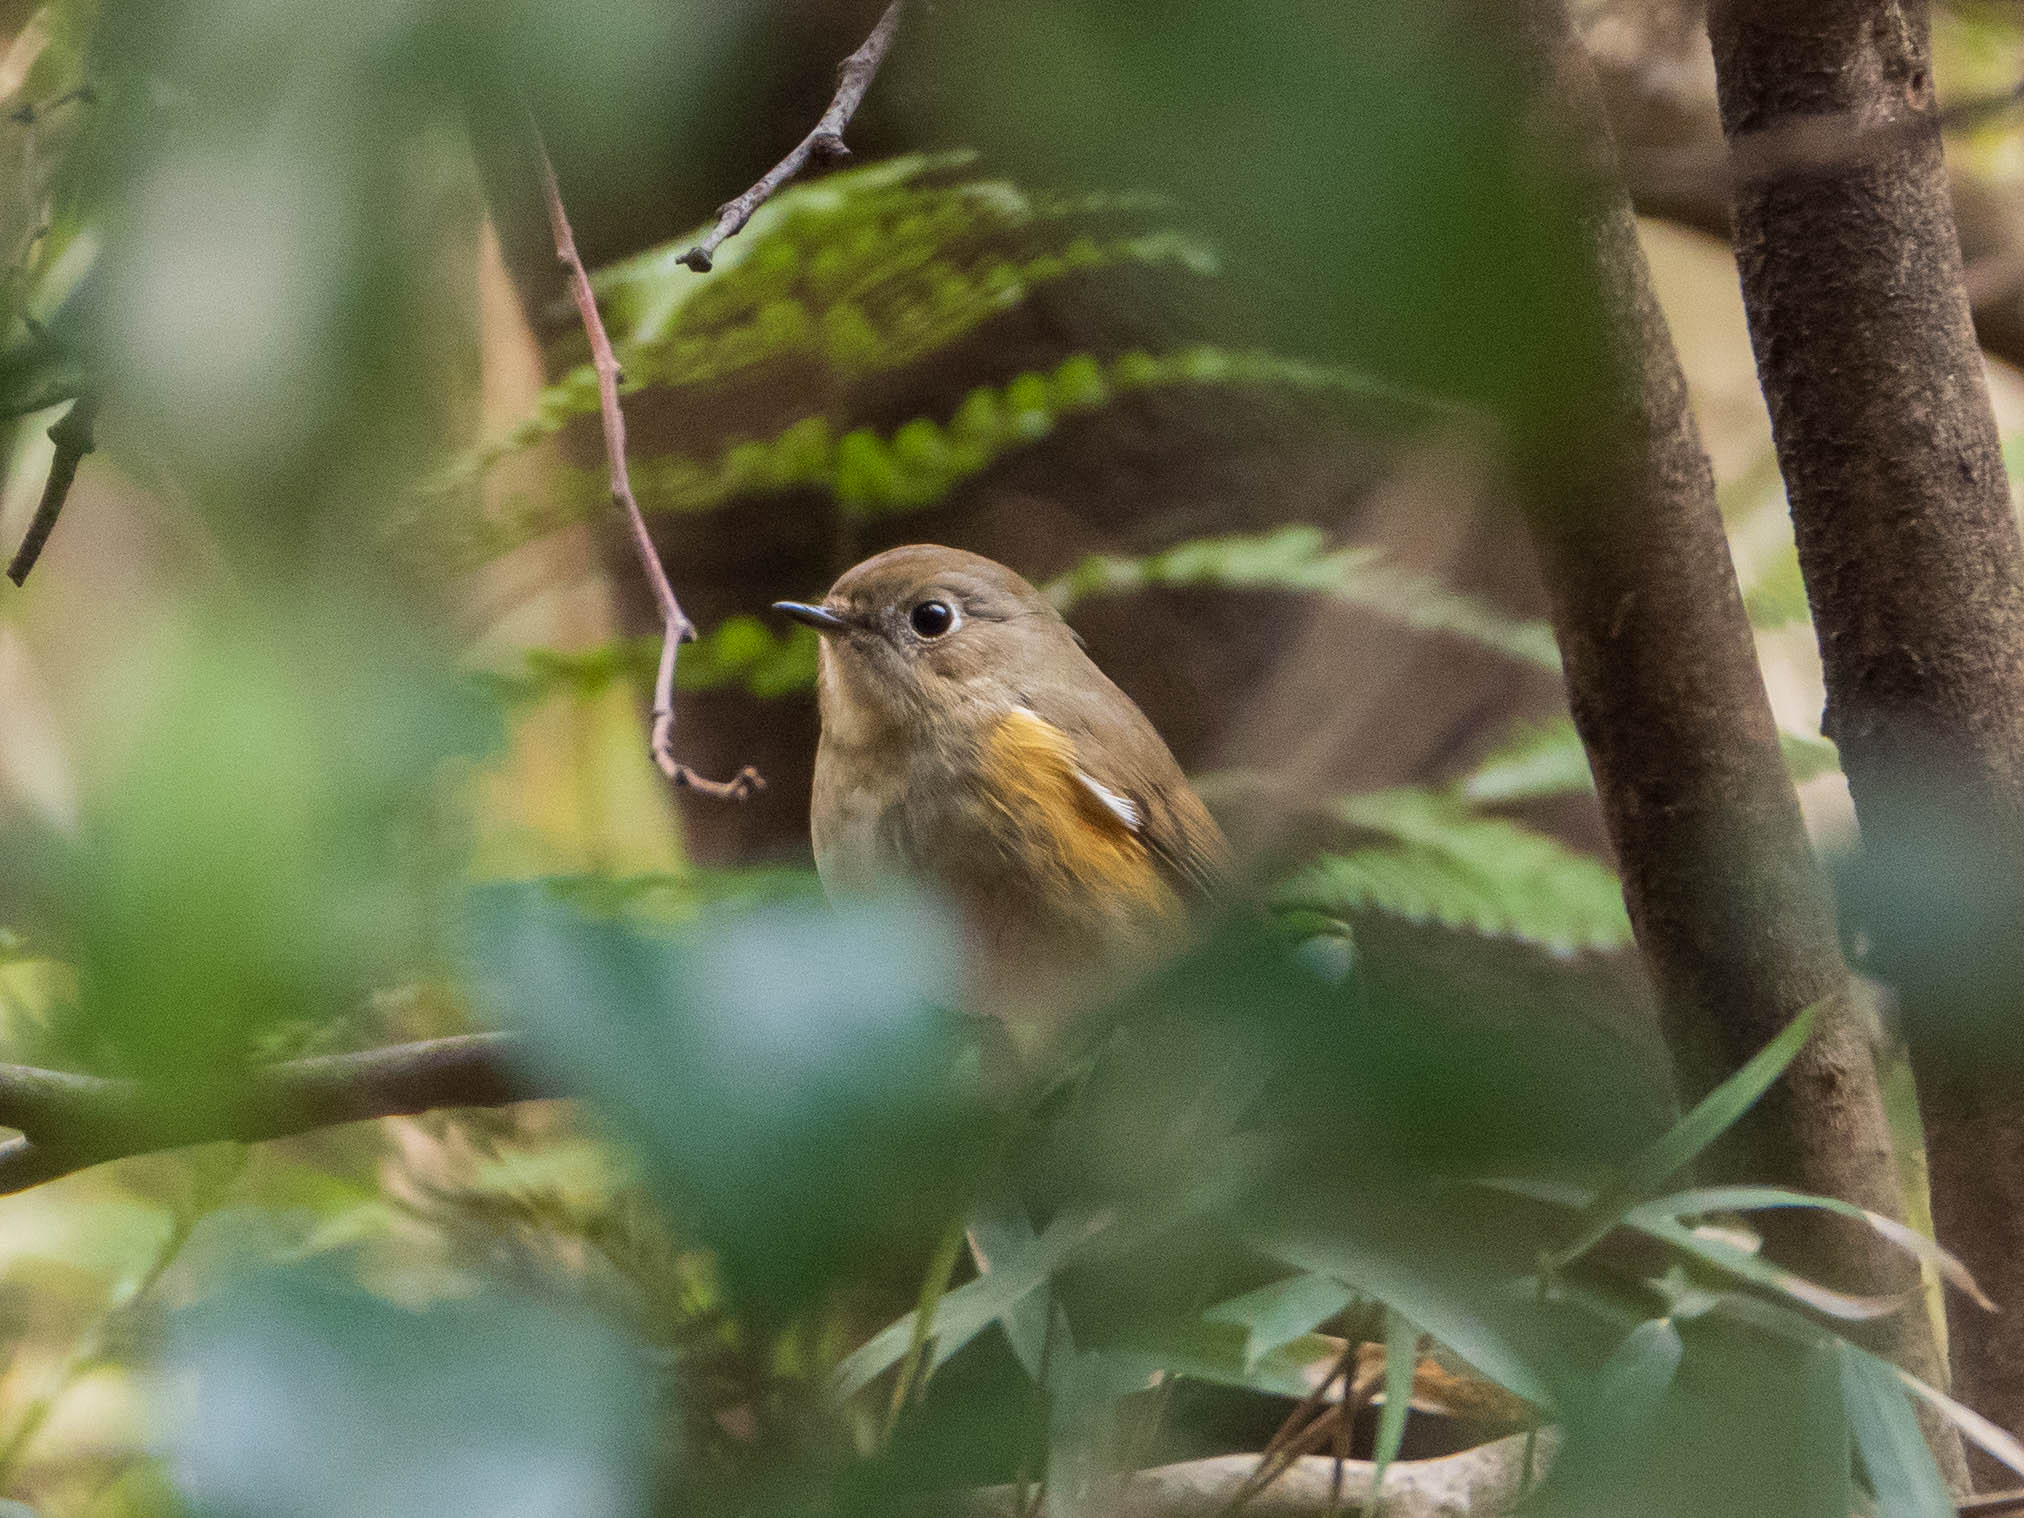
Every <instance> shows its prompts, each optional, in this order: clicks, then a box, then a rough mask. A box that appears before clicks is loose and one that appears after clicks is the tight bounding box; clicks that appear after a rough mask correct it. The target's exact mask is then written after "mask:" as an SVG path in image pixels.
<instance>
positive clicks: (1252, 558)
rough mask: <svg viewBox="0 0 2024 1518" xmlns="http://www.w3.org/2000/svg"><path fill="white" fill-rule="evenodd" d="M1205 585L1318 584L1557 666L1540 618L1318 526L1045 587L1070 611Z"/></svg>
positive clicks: (1080, 573)
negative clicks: (1104, 598)
mask: <svg viewBox="0 0 2024 1518" xmlns="http://www.w3.org/2000/svg"><path fill="white" fill-rule="evenodd" d="M1205 585H1212V586H1220V587H1224V588H1228V589H1245V590H1304V591H1314V592H1318V593H1320V594H1324V595H1329V596H1332V597H1334V598H1335V599H1337V600H1339V601H1343V602H1346V603H1348V604H1349V605H1352V606H1356V607H1360V608H1361V609H1363V610H1365V611H1369V612H1372V613H1375V614H1376V615H1379V616H1382V617H1385V618H1387V619H1388V620H1391V621H1395V622H1400V623H1403V624H1404V625H1405V626H1407V627H1411V628H1415V629H1417V630H1419V631H1421V632H1438V633H1448V634H1452V635H1454V636H1457V637H1462V638H1467V639H1468V640H1469V641H1471V642H1473V643H1477V644H1480V645H1481V646H1483V647H1485V648H1490V649H1494V650H1495V651H1497V652H1498V653H1502V654H1507V655H1509V656H1510V657H1512V658H1514V659H1520V660H1523V661H1524V662H1526V663H1528V664H1534V665H1537V666H1538V667H1539V668H1541V669H1547V670H1551V671H1553V672H1554V673H1555V674H1558V673H1559V672H1560V650H1559V649H1558V647H1556V646H1555V644H1554V641H1553V630H1552V628H1550V627H1548V626H1547V625H1546V624H1545V623H1544V622H1531V621H1525V620H1522V619H1519V618H1514V617H1507V616H1505V615H1504V614H1503V613H1502V612H1499V611H1498V610H1496V609H1495V608H1494V607H1491V606H1487V605H1485V604H1483V603H1482V602H1481V601H1478V600H1475V599H1474V598H1473V597H1470V596H1465V595H1462V594H1460V593H1458V592H1456V591H1453V590H1450V589H1448V588H1447V587H1446V586H1444V585H1442V584H1441V583H1440V582H1439V581H1437V580H1434V579H1431V578H1428V577H1426V576H1424V575H1415V574H1412V573H1410V572H1408V571H1406V570H1402V569H1399V568H1397V567H1396V566H1394V565H1392V564H1388V563H1386V562H1385V558H1384V554H1383V551H1382V550H1380V549H1376V548H1369V547H1345V548H1333V549H1332V548H1329V547H1328V546H1327V539H1326V538H1325V536H1324V535H1323V534H1322V532H1321V531H1320V529H1319V528H1315V527H1304V526H1295V527H1282V528H1279V529H1278V530H1276V531H1273V532H1267V533H1257V534H1248V535H1247V534H1238V535H1234V536H1231V537H1221V538H1198V539H1195V540H1193V541H1191V542H1187V543H1181V544H1178V545H1176V546H1175V547H1172V548H1168V549H1164V550H1162V551H1161V552H1159V553H1155V554H1150V555H1148V556H1146V557H1144V558H1119V557H1115V556H1110V555H1103V554H1097V555H1092V556H1091V557H1089V558H1087V559H1084V560H1083V561H1082V562H1081V563H1080V564H1078V565H1077V566H1076V567H1075V568H1074V569H1071V570H1070V571H1068V573H1067V574H1065V575H1062V576H1061V577H1060V578H1059V579H1057V580H1055V581H1053V582H1052V583H1051V584H1049V585H1048V586H1047V587H1046V589H1047V594H1048V595H1049V596H1050V597H1051V598H1052V599H1053V601H1054V604H1055V605H1056V606H1058V607H1060V608H1061V609H1062V610H1063V611H1066V610H1068V609H1069V608H1070V607H1072V606H1074V605H1076V604H1077V603H1078V602H1080V601H1083V600H1085V599H1087V598H1089V597H1091V596H1101V595H1119V594H1124V593H1127V592H1130V591H1135V590H1144V589H1147V588H1149V587H1164V588H1176V587H1182V586H1205Z"/></svg>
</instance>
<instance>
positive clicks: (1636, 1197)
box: [1553, 1002, 1821, 1266]
mask: <svg viewBox="0 0 2024 1518" xmlns="http://www.w3.org/2000/svg"><path fill="white" fill-rule="evenodd" d="M1820 1005H1821V1004H1820V1003H1818V1002H1815V1003H1813V1004H1812V1005H1811V1006H1807V1007H1804V1008H1802V1009H1801V1010H1800V1011H1799V1013H1798V1015H1797V1016H1795V1017H1794V1018H1793V1019H1792V1021H1791V1022H1789V1023H1787V1024H1786V1025H1785V1027H1784V1029H1783V1030H1782V1031H1781V1032H1780V1033H1779V1034H1778V1036H1777V1037H1776V1038H1773V1039H1772V1040H1771V1042H1769V1043H1768V1044H1766V1045H1765V1046H1764V1047H1763V1048H1762V1049H1759V1050H1758V1051H1757V1052H1756V1053H1755V1054H1753V1055H1752V1056H1751V1057H1750V1058H1749V1060H1748V1061H1747V1062H1745V1064H1744V1065H1743V1067H1742V1068H1741V1069H1740V1070H1738V1071H1737V1072H1736V1073H1735V1074H1734V1075H1732V1076H1730V1077H1729V1078H1728V1079H1727V1080H1725V1081H1723V1082H1722V1084H1721V1085H1719V1086H1717V1087H1716V1088H1715V1089H1714V1090H1713V1091H1710V1092H1709V1093H1708V1094H1707V1095H1706V1096H1704V1097H1702V1098H1701V1100H1700V1101H1699V1102H1698V1103H1696V1104H1695V1106H1694V1109H1693V1111H1691V1112H1689V1113H1688V1114H1687V1115H1686V1116H1685V1117H1683V1118H1681V1119H1680V1120H1679V1121H1678V1122H1677V1123H1675V1124H1674V1125H1673V1126H1672V1127H1671V1128H1669V1129H1667V1130H1666V1132H1665V1133H1663V1134H1661V1135H1660V1136H1659V1137H1658V1138H1657V1139H1656V1140H1654V1141H1653V1142H1652V1143H1651V1145H1650V1146H1649V1147H1647V1148H1646V1149H1645V1151H1644V1152H1643V1153H1642V1154H1640V1155H1638V1156H1637V1157H1636V1158H1635V1159H1633V1160H1632V1161H1631V1162H1630V1165H1629V1166H1628V1167H1627V1168H1626V1169H1625V1171H1624V1173H1623V1175H1622V1176H1621V1177H1619V1178H1618V1179H1617V1180H1616V1181H1615V1182H1614V1183H1613V1184H1612V1185H1610V1186H1609V1187H1608V1188H1606V1189H1605V1190H1604V1191H1603V1192H1602V1194H1601V1195H1599V1196H1598V1197H1596V1199H1595V1200H1594V1202H1592V1203H1591V1204H1590V1205H1589V1207H1588V1209H1587V1212H1586V1214H1585V1216H1584V1218H1583V1221H1582V1226H1581V1227H1580V1229H1578V1230H1577V1231H1576V1233H1575V1236H1574V1238H1573V1239H1572V1240H1570V1241H1569V1242H1568V1244H1567V1245H1566V1246H1565V1247H1564V1248H1563V1249H1561V1250H1560V1251H1559V1252H1558V1253H1556V1254H1555V1255H1554V1257H1553V1260H1554V1264H1555V1265H1556V1266H1564V1265H1566V1264H1568V1263H1569V1262H1571V1261H1573V1260H1576V1259H1579V1258H1580V1257H1581V1256H1582V1255H1584V1254H1586V1253H1587V1252H1588V1251H1589V1250H1590V1249H1592V1248H1594V1247H1595V1245H1596V1244H1597V1243H1599V1242H1601V1240H1602V1239H1603V1238H1604V1237H1605V1236H1606V1235H1607V1234H1608V1233H1609V1231H1610V1230H1611V1229H1613V1228H1615V1227H1616V1226H1617V1225H1618V1224H1619V1223H1621V1222H1623V1221H1624V1219H1625V1217H1626V1215H1627V1214H1629V1213H1630V1212H1631V1210H1632V1209H1633V1208H1635V1207H1636V1206H1637V1205H1638V1204H1639V1203H1641V1202H1642V1201H1644V1200H1645V1199H1646V1198H1647V1197H1649V1196H1650V1195H1651V1193H1652V1192H1653V1191H1655V1190H1657V1189H1658V1187H1659V1186H1660V1185H1661V1184H1663V1183H1664V1181H1665V1179H1666V1177H1667V1176H1670V1175H1672V1174H1674V1173H1675V1172H1677V1171H1678V1170H1680V1169H1681V1168H1682V1167H1684V1166H1686V1165H1688V1164H1690V1163H1692V1161H1693V1160H1694V1158H1695V1157H1696V1156H1698V1155H1699V1154H1700V1153H1701V1151H1702V1150H1704V1149H1706V1148H1707V1147H1708V1146H1709V1145H1710V1144H1712V1143H1713V1142H1714V1141H1715V1140H1716V1139H1718V1138H1720V1137H1721V1136H1722V1135H1723V1134H1724V1133H1726V1132H1727V1131H1728V1130H1729V1129H1730V1127H1731V1126H1733V1125H1734V1123H1735V1122H1736V1120H1737V1119H1738V1118H1740V1117H1741V1116H1742V1115H1743V1114H1744V1113H1745V1112H1747V1111H1749V1110H1750V1108H1751V1107H1752V1106H1754V1105H1755V1104H1756V1102H1757V1099H1758V1098H1759V1097H1760V1096H1762V1095H1763V1094H1764V1093H1765V1092H1766V1091H1768V1090H1769V1089H1770V1088H1771V1083H1772V1082H1773V1081H1775V1080H1777V1079H1778V1077H1779V1076H1781V1075H1783V1074H1784V1073H1785V1067H1786V1066H1787V1065H1789V1064H1791V1063H1792V1061H1793V1060H1795V1059H1797V1058H1798V1057H1799V1051H1800V1050H1801V1049H1803V1048H1805V1047H1806V1042H1807V1040H1808V1039H1810V1038H1812V1036H1813V1025H1814V1022H1815V1020H1816V1019H1817V1018H1818V1016H1819V1014H1820ZM1680 1232H1682V1233H1685V1232H1687V1230H1686V1229H1680Z"/></svg>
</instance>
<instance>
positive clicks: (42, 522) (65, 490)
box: [7, 391, 98, 585]
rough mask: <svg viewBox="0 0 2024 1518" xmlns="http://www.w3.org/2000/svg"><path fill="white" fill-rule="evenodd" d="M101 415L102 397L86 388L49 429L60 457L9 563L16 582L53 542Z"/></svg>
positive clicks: (24, 580) (53, 463)
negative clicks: (65, 504)
mask: <svg viewBox="0 0 2024 1518" xmlns="http://www.w3.org/2000/svg"><path fill="white" fill-rule="evenodd" d="M97 418H98V397H97V396H95V395H93V394H92V393H91V392H90V391H86V392H85V393H84V394H83V395H80V396H79V397H78V398H77V402H76V404H75V405H73V406H72V407H71V408H70V409H69V410H68V411H66V412H64V413H63V415H62V416H61V417H60V418H58V420H57V422H56V425H55V426H53V427H51V428H50V429H49V440H50V441H51V442H53V443H55V444H56V457H55V458H53V459H52V460H50V463H49V478H48V479H47V480H46V481H45V482H44V483H43V486H42V500H41V501H40V502H39V503H38V504H37V505H36V508H35V515H34V516H33V517H31V518H30V519H29V522H28V532H27V534H26V535H25V536H24V537H23V538H22V539H21V546H20V547H19V548H17V549H16V550H15V551H14V560H13V562H12V563H10V564H9V565H8V566H7V578H8V579H10V580H12V581H13V582H14V583H15V584H16V585H23V584H26V583H27V580H28V571H29V570H31V569H33V568H34V567H35V561H36V560H37V559H39V558H41V557H42V545H43V544H45V543H47V542H48V541H49V534H50V532H51V531H52V530H54V528H55V526H56V518H57V516H58V514H59V513H60V512H62V510H63V503H64V502H65V501H67V500H68V499H70V486H71V483H72V482H73V481H74V480H76V478H77V466H78V464H79V462H80V461H82V459H83V458H84V456H85V455H86V454H87V453H89V452H91V450H92V448H93V447H94V446H95V442H96V440H95V439H94V438H93V436H92V423H93V422H94V421H96V420H97Z"/></svg>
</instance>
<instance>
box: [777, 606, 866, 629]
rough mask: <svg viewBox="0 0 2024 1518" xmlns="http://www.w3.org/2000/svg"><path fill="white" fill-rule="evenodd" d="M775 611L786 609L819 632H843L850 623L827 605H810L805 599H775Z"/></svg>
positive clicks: (795, 617)
mask: <svg viewBox="0 0 2024 1518" xmlns="http://www.w3.org/2000/svg"><path fill="white" fill-rule="evenodd" d="M773 609H774V610H775V611H784V612H786V613H787V615H788V616H790V617H792V618H793V619H794V620H795V621H797V622H805V623H807V624H808V625H809V626H810V627H812V628H814V629H815V630H816V631H817V632H841V631H843V629H844V628H846V627H848V626H850V624H849V623H848V622H846V621H844V620H843V618H841V617H839V616H838V615H837V614H836V613H835V612H833V611H831V610H830V609H829V608H828V607H826V606H810V605H808V604H807V603H806V602H804V601H775V602H774V603H773Z"/></svg>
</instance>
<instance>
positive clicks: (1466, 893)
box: [1274, 790, 1631, 954]
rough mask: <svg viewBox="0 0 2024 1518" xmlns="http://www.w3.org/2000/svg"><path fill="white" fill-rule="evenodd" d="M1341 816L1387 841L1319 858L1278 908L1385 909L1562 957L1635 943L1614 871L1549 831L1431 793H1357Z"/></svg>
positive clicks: (1284, 889) (1281, 893) (1285, 891)
mask: <svg viewBox="0 0 2024 1518" xmlns="http://www.w3.org/2000/svg"><path fill="white" fill-rule="evenodd" d="M1340 811H1341V815H1342V816H1343V818H1344V819H1345V820H1346V821H1348V822H1350V823H1352V824H1354V825H1355V826H1357V827H1359V828H1363V829H1365V830H1367V831H1369V832H1372V833H1376V834H1379V835H1381V836H1382V838H1383V839H1384V841H1383V842H1378V843H1373V844H1371V845H1369V846H1367V847H1364V848H1357V849H1352V850H1349V851H1347V852H1345V853H1340V854H1333V855H1329V856H1327V857H1325V858H1323V859H1321V860H1319V861H1317V862H1316V863H1315V864H1313V865H1311V866H1309V867H1308V868H1307V869H1305V870H1303V871H1301V872H1300V873H1299V874H1298V875H1296V876H1295V877H1294V878H1293V879H1291V880H1289V881H1288V882H1286V883H1285V885H1283V886H1281V887H1280V888H1279V890H1278V892H1277V893H1276V894H1275V898H1274V900H1275V905H1277V906H1279V907H1282V908H1292V909H1296V910H1300V911H1304V912H1318V913H1324V914H1327V915H1330V916H1349V915H1353V914H1355V913H1358V912H1382V913H1386V914H1388V915H1391V916H1395V917H1403V918H1406V919H1408V920H1410V921H1414V922H1431V923H1439V924H1442V925H1444V926H1447V927H1451V928H1458V929H1462V930H1465V931H1468V932H1474V933H1481V934H1484V935H1486V936H1491V937H1500V938H1516V939H1520V940H1522V941H1524V942H1527V943H1533V944H1537V945H1539V946H1540V947H1542V948H1545V949H1549V950H1551V951H1553V952H1555V953H1560V954H1572V953H1576V952H1579V951H1581V950H1610V949H1619V948H1622V947H1624V946H1626V945H1627V944H1629V942H1630V941H1631V933H1630V919H1629V918H1628V917H1627V916H1626V915H1625V912H1624V907H1623V893H1622V889H1621V887H1620V886H1619V885H1618V883H1617V880H1616V877H1615V875H1613V874H1612V873H1611V872H1610V870H1609V868H1608V867H1607V866H1606V865H1604V864H1603V863H1602V861H1600V860H1598V859H1594V858H1591V857H1590V856H1588V855H1586V854H1580V853H1576V852H1575V851H1574V850H1572V849H1569V848H1568V847H1566V846H1565V845H1564V844H1562V843H1560V842H1559V841H1558V840H1556V839H1554V838H1551V837H1549V836H1548V835H1546V834H1544V833H1540V832H1535V831H1534V830H1532V829H1530V828H1527V827H1523V826H1521V825H1520V824H1518V823H1515V822H1511V821H1508V820H1506V819H1504V818H1499V817H1486V816H1483V815H1481V814H1479V813H1476V812H1472V811H1470V810H1469V809H1468V808H1467V807H1466V806H1464V805H1462V804H1461V803H1460V802H1459V801H1457V800H1455V799H1454V798H1452V797H1449V796H1443V795H1438V794H1435V793H1433V792H1429V791H1421V790H1395V791H1380V792H1377V793H1375V794H1373V795H1368V796H1356V797H1352V798H1350V799H1348V800H1346V801H1344V802H1343V803H1342V804H1341V808H1340Z"/></svg>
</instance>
